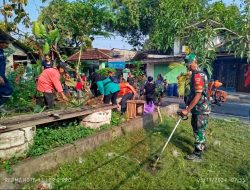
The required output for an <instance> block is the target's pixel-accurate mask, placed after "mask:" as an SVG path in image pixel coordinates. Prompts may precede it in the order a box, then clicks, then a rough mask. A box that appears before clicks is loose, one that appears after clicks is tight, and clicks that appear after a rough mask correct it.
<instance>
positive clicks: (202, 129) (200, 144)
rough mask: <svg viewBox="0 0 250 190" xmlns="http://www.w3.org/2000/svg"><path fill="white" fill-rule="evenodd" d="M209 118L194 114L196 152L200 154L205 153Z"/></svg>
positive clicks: (192, 121) (206, 115)
mask: <svg viewBox="0 0 250 190" xmlns="http://www.w3.org/2000/svg"><path fill="white" fill-rule="evenodd" d="M208 118H209V115H208V114H205V115H204V114H201V115H198V114H192V120H191V125H192V128H193V133H194V138H195V142H194V147H195V150H197V151H199V152H201V151H203V150H204V148H205V141H206V139H205V134H206V129H207V125H208Z"/></svg>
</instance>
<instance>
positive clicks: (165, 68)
mask: <svg viewBox="0 0 250 190" xmlns="http://www.w3.org/2000/svg"><path fill="white" fill-rule="evenodd" d="M184 57H185V55H182V54H180V55H163V54H156V53H150V52H149V53H147V52H138V53H137V54H136V55H135V57H134V58H133V61H141V62H142V66H141V67H142V68H141V69H144V72H145V73H146V75H147V76H153V77H154V79H155V80H156V79H157V76H158V75H159V74H161V75H162V76H163V78H164V79H166V80H168V82H169V83H171V84H174V83H177V77H178V76H179V75H180V73H181V72H186V67H185V66H184V65H182V64H181V63H182V62H183V59H184ZM174 65H175V66H178V67H176V68H175V69H174V70H173V68H172V67H171V66H174Z"/></svg>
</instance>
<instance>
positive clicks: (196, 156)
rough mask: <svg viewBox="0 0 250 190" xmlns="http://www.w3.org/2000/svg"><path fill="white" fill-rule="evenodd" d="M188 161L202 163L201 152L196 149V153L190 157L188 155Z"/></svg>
mask: <svg viewBox="0 0 250 190" xmlns="http://www.w3.org/2000/svg"><path fill="white" fill-rule="evenodd" d="M185 159H186V160H192V161H198V162H199V161H201V151H200V150H197V149H195V150H194V152H193V153H192V154H190V155H187V156H186V157H185Z"/></svg>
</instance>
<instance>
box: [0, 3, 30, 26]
mask: <svg viewBox="0 0 250 190" xmlns="http://www.w3.org/2000/svg"><path fill="white" fill-rule="evenodd" d="M2 2H3V1H2ZM27 4H28V0H9V1H7V0H6V1H5V5H3V6H2V7H1V9H0V15H1V16H2V17H4V21H5V27H4V28H5V29H6V30H8V31H13V30H16V29H17V25H18V24H19V23H22V24H23V25H24V26H25V27H27V28H28V27H29V26H30V18H29V15H28V13H27V12H26V10H25V6H27ZM9 18H11V19H9ZM10 20H11V21H10Z"/></svg>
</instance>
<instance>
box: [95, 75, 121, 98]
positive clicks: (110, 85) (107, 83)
mask: <svg viewBox="0 0 250 190" xmlns="http://www.w3.org/2000/svg"><path fill="white" fill-rule="evenodd" d="M96 84H97V87H98V90H99V91H100V93H101V94H104V96H107V95H109V94H112V93H115V92H118V91H120V87H119V84H118V83H114V82H113V81H112V80H111V79H110V78H109V77H108V78H106V79H104V80H100V81H98V82H97V83H96Z"/></svg>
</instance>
